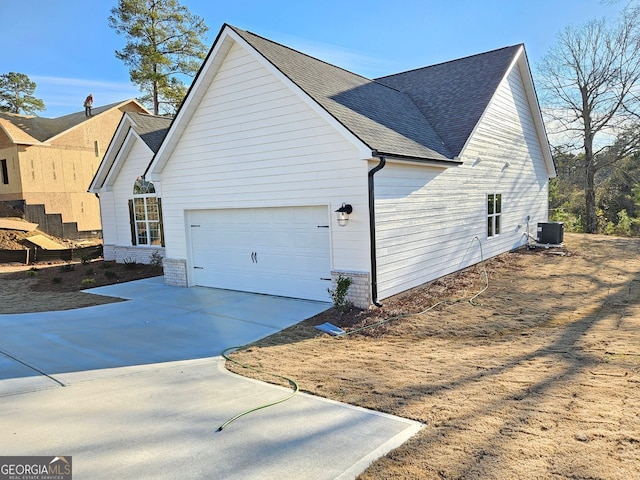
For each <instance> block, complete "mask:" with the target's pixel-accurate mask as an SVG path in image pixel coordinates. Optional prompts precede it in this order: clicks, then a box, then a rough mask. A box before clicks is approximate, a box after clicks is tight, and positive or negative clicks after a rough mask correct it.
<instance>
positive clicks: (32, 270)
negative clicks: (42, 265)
mask: <svg viewBox="0 0 640 480" xmlns="http://www.w3.org/2000/svg"><path fill="white" fill-rule="evenodd" d="M37 276H38V269H37V268H36V267H33V268H30V269H29V270H27V277H37Z"/></svg>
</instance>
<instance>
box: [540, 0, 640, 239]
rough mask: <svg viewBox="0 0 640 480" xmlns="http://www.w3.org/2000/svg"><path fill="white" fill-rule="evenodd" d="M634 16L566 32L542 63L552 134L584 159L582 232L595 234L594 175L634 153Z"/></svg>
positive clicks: (637, 59)
mask: <svg viewBox="0 0 640 480" xmlns="http://www.w3.org/2000/svg"><path fill="white" fill-rule="evenodd" d="M638 19H639V15H638V10H637V9H636V10H633V9H627V10H625V11H624V12H623V14H622V15H621V17H620V19H619V20H618V21H617V22H616V23H615V24H612V25H609V24H608V23H607V22H606V21H605V20H604V19H602V20H593V21H591V22H588V23H586V24H584V25H582V26H578V27H573V26H570V27H567V28H565V29H564V30H563V31H562V32H561V33H560V34H559V35H558V40H557V44H556V45H555V46H554V47H553V48H552V49H551V50H550V52H549V53H548V54H547V55H546V56H545V57H544V58H543V60H542V61H541V63H540V65H539V67H538V73H539V74H540V77H539V80H541V82H540V85H541V86H542V90H543V93H544V95H543V103H544V106H545V107H547V109H546V112H547V114H548V115H550V116H551V117H552V118H553V120H554V121H552V122H551V123H550V124H549V125H550V130H555V132H552V133H562V134H564V135H565V136H566V137H567V138H569V137H570V136H573V138H574V139H575V140H578V141H579V147H580V149H581V150H582V151H583V153H584V166H583V168H584V193H585V231H586V232H587V233H595V232H596V230H597V212H596V185H595V181H596V173H597V172H598V170H600V169H601V168H603V167H605V166H608V165H612V164H613V163H615V162H618V161H620V160H621V159H623V158H625V157H626V156H628V155H629V154H630V153H631V152H633V151H634V150H635V149H636V148H637V147H638V137H637V136H635V135H629V132H631V131H633V128H632V127H633V126H634V124H636V123H637V122H638V118H639V114H640V102H639V101H638V92H637V88H638V87H639V85H638V83H639V81H640V35H639V30H638V27H639V26H638Z"/></svg>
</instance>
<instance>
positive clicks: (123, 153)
mask: <svg viewBox="0 0 640 480" xmlns="http://www.w3.org/2000/svg"><path fill="white" fill-rule="evenodd" d="M136 142H140V143H141V144H142V145H144V148H146V149H147V150H148V151H149V156H150V157H151V156H152V155H153V150H151V149H150V148H149V145H147V144H146V143H145V142H144V140H142V138H141V137H140V135H138V132H136V131H135V130H134V129H133V128H130V129H129V133H127V136H126V138H125V139H124V142H123V144H122V147H121V148H120V150H119V151H118V153H117V155H116V158H115V159H114V162H113V165H112V167H111V168H110V169H109V173H108V174H107V176H106V178H105V180H104V183H103V186H106V187H110V186H112V185H113V183H114V182H115V180H116V178H117V177H118V174H119V173H120V170H122V166H123V165H124V163H125V161H126V159H127V157H128V156H129V152H131V149H132V148H133V146H134V145H135V144H136ZM134 180H135V179H134ZM134 180H132V181H131V185H133V181H134ZM131 188H133V187H131Z"/></svg>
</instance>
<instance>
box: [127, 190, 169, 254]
mask: <svg viewBox="0 0 640 480" xmlns="http://www.w3.org/2000/svg"><path fill="white" fill-rule="evenodd" d="M141 180H142V182H141ZM141 185H142V186H144V188H143V189H141V188H140V187H141ZM149 198H153V199H155V200H156V203H155V205H156V208H157V216H158V219H157V220H150V219H149V204H148V201H147V199H149ZM137 199H142V200H143V202H142V203H143V208H144V218H143V219H138V218H136V200H137ZM128 203H129V224H130V227H131V245H134V246H139V247H147V248H158V247H164V226H163V219H162V200H161V199H160V197H158V196H157V195H156V191H155V187H154V185H153V183H152V182H145V181H144V179H141V178H140V177H139V178H138V179H137V180H136V182H135V184H134V188H133V198H130V199H129V201H128ZM140 223H144V224H145V232H144V236H145V237H146V241H147V243H140V242H139V240H140V235H141V234H142V232H140V231H139V230H138V224H140ZM151 224H157V226H158V234H159V240H160V244H157V243H156V244H153V243H151V241H152V239H151V231H152V229H151V228H150V226H151Z"/></svg>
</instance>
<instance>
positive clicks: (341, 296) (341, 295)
mask: <svg viewBox="0 0 640 480" xmlns="http://www.w3.org/2000/svg"><path fill="white" fill-rule="evenodd" d="M350 286H351V278H350V277H343V276H342V275H338V278H337V279H336V288H334V289H331V288H328V289H327V291H328V292H329V295H331V299H332V300H333V306H334V307H335V309H336V310H337V311H338V312H340V313H343V312H345V311H346V310H348V309H349V308H350V307H351V302H350V301H348V300H347V294H348V293H349V287H350Z"/></svg>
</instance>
